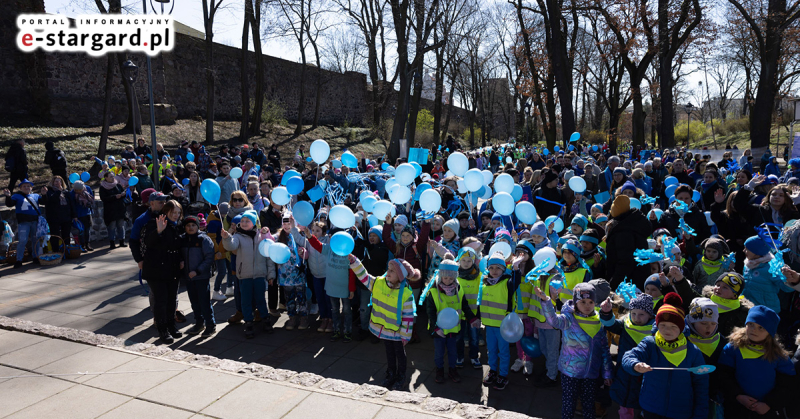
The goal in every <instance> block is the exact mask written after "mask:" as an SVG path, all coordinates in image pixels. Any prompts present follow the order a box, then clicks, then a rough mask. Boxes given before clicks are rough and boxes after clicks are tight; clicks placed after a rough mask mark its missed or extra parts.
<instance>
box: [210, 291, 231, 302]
mask: <svg viewBox="0 0 800 419" xmlns="http://www.w3.org/2000/svg"><path fill="white" fill-rule="evenodd" d="M211 299H212V300H215V301H225V300H227V299H228V297H226V296H225V294H223V293H222V291H214V293H213V294H211Z"/></svg>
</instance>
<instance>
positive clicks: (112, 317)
mask: <svg viewBox="0 0 800 419" xmlns="http://www.w3.org/2000/svg"><path fill="white" fill-rule="evenodd" d="M137 277H138V270H137V269H136V265H135V264H134V262H133V260H132V258H131V256H130V252H129V251H128V249H116V250H113V251H108V250H107V249H104V250H98V251H95V252H92V253H90V254H89V255H87V256H82V257H81V258H80V259H77V260H69V261H65V262H63V263H62V264H60V265H57V266H53V267H40V266H38V265H27V264H26V265H25V267H23V268H22V269H20V270H16V271H15V270H12V269H10V268H7V267H4V268H2V269H0V316H7V317H11V318H18V319H25V320H29V321H35V322H40V323H43V324H47V325H52V326H62V327H66V328H71V329H76V330H79V331H80V330H82V331H89V332H95V333H98V334H103V335H110V336H114V337H117V338H120V339H123V340H129V341H131V342H138V343H144V344H152V343H155V342H156V337H157V334H156V331H155V329H154V328H153V327H152V316H151V313H150V311H149V309H148V307H149V303H148V299H147V297H145V296H144V295H143V289H142V287H141V286H140V285H139V283H138V279H137ZM179 300H180V302H179V307H180V308H181V309H182V310H183V311H184V313H186V314H187V317H188V322H187V323H183V324H181V325H179V327H180V328H181V329H182V330H183V331H184V332H185V331H186V330H187V329H188V328H189V327H191V325H192V323H193V317H192V315H191V314H190V313H191V309H190V306H189V302H188V298H187V297H186V293H185V292H181V293H180V294H179ZM214 310H215V317H216V321H217V323H218V325H217V328H218V333H217V334H216V335H215V336H213V337H211V338H209V339H202V338H200V337H189V336H187V335H185V336H184V337H183V338H181V339H178V340H176V342H175V343H174V344H173V345H170V348H172V349H176V350H177V349H180V350H181V351H187V352H189V353H191V354H196V355H210V356H214V357H217V358H220V359H225V360H230V361H236V362H243V363H253V362H255V363H259V364H262V365H266V366H269V367H272V368H280V369H282V370H290V371H296V372H299V373H311V374H318V375H319V376H321V377H324V378H326V379H338V380H344V381H347V382H350V383H355V384H357V385H361V384H364V383H366V384H379V383H380V381H381V380H382V379H383V374H384V371H385V369H386V363H385V357H386V355H385V353H384V347H383V345H382V344H371V343H370V341H369V339H367V340H365V341H363V342H356V341H353V342H351V343H342V342H334V343H332V342H330V341H329V339H330V334H324V333H318V332H316V329H315V328H314V329H313V330H312V329H309V330H305V331H298V330H293V331H286V330H283V329H282V326H283V323H284V322H285V321H286V319H287V318H288V317H287V316H286V315H283V316H282V317H281V318H280V319H278V321H277V323H275V327H276V330H275V333H274V334H273V335H265V334H263V333H261V332H260V327H257V328H256V337H255V338H254V339H249V340H248V339H245V338H244V333H243V326H241V325H235V326H231V325H228V324H227V323H226V322H225V320H226V319H227V318H228V317H229V316H230V315H232V314H233V313H234V311H235V309H234V307H233V299H232V298H229V299H228V300H227V301H225V302H214ZM419 314H421V315H422V316H424V312H423V313H419ZM420 321H426V319H424V318H423V319H422V320H420ZM2 340H3V339H2V336H0V342H1V341H2ZM406 349H407V353H408V360H409V361H408V362H409V364H408V378H409V381H410V383H409V387H408V390H409V391H410V392H412V393H414V394H418V395H420V396H431V397H436V398H445V399H449V400H452V401H453V402H455V403H462V404H475V405H484V406H487V407H490V408H493V409H497V410H507V411H511V412H518V413H522V414H525V415H530V416H537V417H547V418H555V417H560V416H561V412H560V408H561V403H560V399H561V390H560V388H549V389H538V388H535V387H533V385H532V378H529V377H525V376H523V375H522V374H521V373H511V375H510V377H509V378H510V379H511V383H510V385H509V386H508V388H506V390H505V391H502V392H500V391H496V390H490V389H487V388H485V387H483V386H482V385H481V378H482V376H483V374H485V372H487V371H488V367H487V366H485V365H484V367H483V369H482V370H475V369H473V368H471V367H470V366H468V367H467V368H463V369H461V370H459V372H460V373H461V375H462V378H463V381H462V382H461V383H452V382H447V383H445V384H437V383H435V382H434V372H433V370H434V363H433V342H432V339H431V338H430V337H427V336H423V341H422V343H420V344H416V345H409V346H407V347H406ZM481 352H482V356H481V359H482V362H483V363H484V364H485V363H486V356H485V347H482V348H481ZM515 356H516V354H515V353H514V352H513V350H512V360H513V359H514V358H515ZM536 361H537V362H536V363H535V371H537V372H538V371H542V370H543V368H544V366H543V364H544V359H543V358H539V359H538V360H536ZM86 369H88V370H92V368H86ZM0 394H2V393H0ZM612 410H613V411H610V412H609V416H608V417H609V418H615V417H616V409H612Z"/></svg>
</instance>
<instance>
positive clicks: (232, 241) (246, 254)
mask: <svg viewBox="0 0 800 419" xmlns="http://www.w3.org/2000/svg"><path fill="white" fill-rule="evenodd" d="M268 237H269V236H267V235H264V236H262V235H261V233H260V232H259V233H256V236H255V238H251V237H250V236H248V235H246V234H242V233H236V234H234V235H233V236H230V237H227V238H224V239H222V246H224V247H225V250H227V251H229V252H235V253H236V276H237V277H238V278H267V280H273V279H275V263H274V262H272V260H271V259H269V258H266V257H264V256H261V253H259V251H258V244H259V243H260V242H261V240H263V239H265V238H268Z"/></svg>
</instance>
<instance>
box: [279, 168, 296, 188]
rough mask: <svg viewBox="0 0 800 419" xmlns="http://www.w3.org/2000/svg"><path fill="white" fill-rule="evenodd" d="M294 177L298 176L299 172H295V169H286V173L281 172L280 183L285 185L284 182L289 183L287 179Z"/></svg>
mask: <svg viewBox="0 0 800 419" xmlns="http://www.w3.org/2000/svg"><path fill="white" fill-rule="evenodd" d="M295 177H300V173H297V171H296V170H287V171H286V173H284V174H283V177H281V185H283V186H286V184H287V183H289V179H291V178H295Z"/></svg>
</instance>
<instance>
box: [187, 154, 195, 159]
mask: <svg viewBox="0 0 800 419" xmlns="http://www.w3.org/2000/svg"><path fill="white" fill-rule="evenodd" d="M186 160H189V161H194V153H186Z"/></svg>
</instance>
